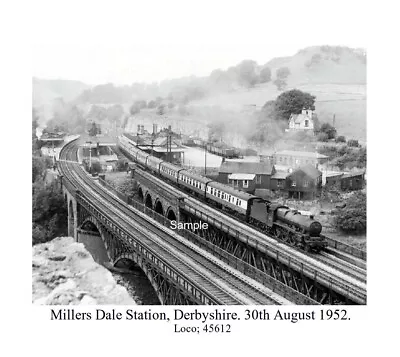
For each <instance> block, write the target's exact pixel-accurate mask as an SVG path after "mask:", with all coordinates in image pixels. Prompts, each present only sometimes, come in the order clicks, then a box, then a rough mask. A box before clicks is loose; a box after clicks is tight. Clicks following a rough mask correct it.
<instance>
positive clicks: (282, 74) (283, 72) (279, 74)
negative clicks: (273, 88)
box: [276, 67, 290, 79]
mask: <svg viewBox="0 0 400 357" xmlns="http://www.w3.org/2000/svg"><path fill="white" fill-rule="evenodd" d="M289 74H290V69H289V68H288V67H281V68H278V69H277V70H276V78H278V79H286V78H287V77H289Z"/></svg>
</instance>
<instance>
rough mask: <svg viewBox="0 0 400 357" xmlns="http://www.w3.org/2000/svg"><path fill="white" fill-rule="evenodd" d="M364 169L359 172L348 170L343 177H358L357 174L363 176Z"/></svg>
mask: <svg viewBox="0 0 400 357" xmlns="http://www.w3.org/2000/svg"><path fill="white" fill-rule="evenodd" d="M364 174H365V172H364V171H358V172H347V173H345V174H344V175H343V176H342V178H348V177H356V176H361V175H364Z"/></svg>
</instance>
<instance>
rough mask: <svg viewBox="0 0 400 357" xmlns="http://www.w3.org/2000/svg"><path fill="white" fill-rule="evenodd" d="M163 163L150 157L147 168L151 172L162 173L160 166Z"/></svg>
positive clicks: (148, 157)
mask: <svg viewBox="0 0 400 357" xmlns="http://www.w3.org/2000/svg"><path fill="white" fill-rule="evenodd" d="M162 162H163V161H162V160H160V159H159V158H157V157H154V156H151V155H148V156H147V161H146V166H147V167H148V168H149V169H150V171H152V172H154V173H157V174H158V173H160V164H161V163H162Z"/></svg>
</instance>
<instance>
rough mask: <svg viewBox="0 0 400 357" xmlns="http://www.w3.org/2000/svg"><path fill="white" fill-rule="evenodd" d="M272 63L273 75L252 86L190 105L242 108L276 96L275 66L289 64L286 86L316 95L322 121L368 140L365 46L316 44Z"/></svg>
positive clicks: (340, 130)
mask: <svg viewBox="0 0 400 357" xmlns="http://www.w3.org/2000/svg"><path fill="white" fill-rule="evenodd" d="M265 66H268V67H270V69H271V72H272V79H271V81H270V82H268V83H263V84H256V85H255V86H254V87H252V88H238V89H236V90H234V91H230V92H219V93H215V94H213V95H212V96H207V97H205V98H202V99H200V100H197V101H193V102H191V105H193V106H196V107H198V108H202V107H214V106H218V107H220V108H225V109H227V110H236V111H238V112H240V111H242V110H243V108H244V107H245V106H249V105H256V107H257V108H258V109H259V108H261V107H262V106H263V105H264V104H265V102H267V101H269V100H274V99H276V97H277V96H278V95H279V94H280V93H282V91H279V90H278V89H277V88H276V86H275V85H274V84H273V81H274V79H275V78H276V75H275V73H276V70H277V69H278V68H280V67H284V66H286V67H288V68H289V70H290V75H289V76H288V78H287V86H286V88H285V90H290V89H294V88H297V89H300V90H302V91H305V92H309V93H311V94H313V95H315V96H316V113H317V115H318V117H319V119H320V120H321V121H322V122H330V123H332V120H333V116H334V115H335V125H336V127H337V129H338V132H339V135H345V136H347V137H349V138H350V137H351V138H356V139H359V140H361V141H365V140H366V57H365V55H364V52H363V51H362V50H355V49H349V48H345V47H328V46H315V47H308V48H305V49H303V50H300V51H299V52H297V53H296V54H295V55H294V56H291V57H280V58H274V59H272V60H270V61H269V62H267V63H266V64H265Z"/></svg>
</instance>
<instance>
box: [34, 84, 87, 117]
mask: <svg viewBox="0 0 400 357" xmlns="http://www.w3.org/2000/svg"><path fill="white" fill-rule="evenodd" d="M87 88H89V86H88V85H87V84H85V83H82V82H80V81H73V80H64V79H39V78H32V103H33V107H35V108H37V109H38V113H39V115H40V117H41V120H48V119H50V117H51V115H52V103H53V100H54V99H56V98H62V99H63V101H64V102H69V101H71V100H73V99H75V98H76V97H77V96H78V95H80V94H81V93H82V92H83V91H84V90H85V89H87Z"/></svg>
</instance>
